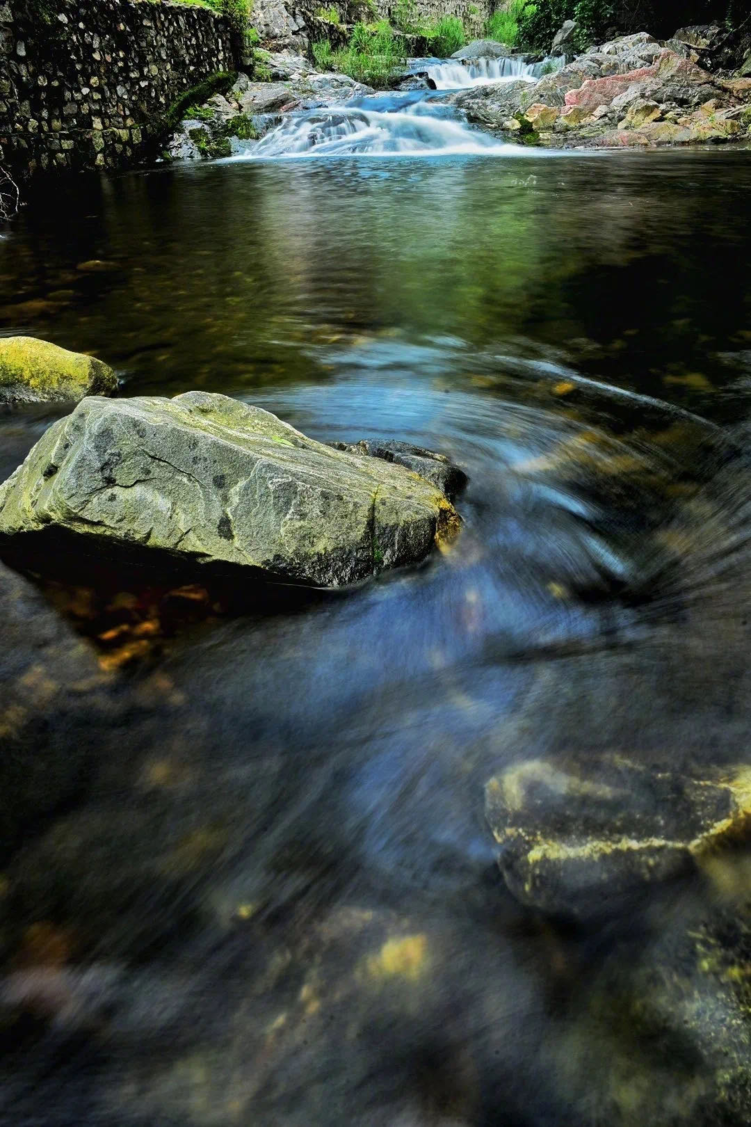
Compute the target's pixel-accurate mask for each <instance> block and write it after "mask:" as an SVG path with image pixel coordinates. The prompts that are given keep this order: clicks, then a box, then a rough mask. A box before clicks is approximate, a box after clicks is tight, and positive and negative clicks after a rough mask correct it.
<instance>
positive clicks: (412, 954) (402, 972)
mask: <svg viewBox="0 0 751 1127" xmlns="http://www.w3.org/2000/svg"><path fill="white" fill-rule="evenodd" d="M427 953H428V939H427V936H426V935H422V934H419V935H405V936H404V938H403V939H388V940H387V941H386V942H385V943H384V945H383V947H381V950H380V951H379V952H378V954H377V955H371V956H370V958H369V959H368V963H367V966H368V973H369V974H370V975H371V976H372V977H373V978H406V979H408V980H409V981H413V982H414V981H415V980H416V979H418V978H419V977H420V976H421V975H422V973H423V972H424V970H425V967H426V962H427Z"/></svg>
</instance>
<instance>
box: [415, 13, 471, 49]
mask: <svg viewBox="0 0 751 1127" xmlns="http://www.w3.org/2000/svg"><path fill="white" fill-rule="evenodd" d="M425 34H426V36H427V39H428V42H429V50H430V53H431V54H432V55H435V56H436V57H437V58H439V59H448V58H449V56H450V55H453V53H454V51H458V50H459V49H460V48H461V47H463V46H464V44H465V43H466V42H467V37H466V35H465V34H464V24H463V23H462V21H461V20H460V19H459V17H458V16H443V17H442V18H441V19H440V20H439V21H438V23H437V24H435V25H434V26H433V27H432V28H429V29H428V30H426V32H425Z"/></svg>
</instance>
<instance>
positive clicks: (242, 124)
mask: <svg viewBox="0 0 751 1127" xmlns="http://www.w3.org/2000/svg"><path fill="white" fill-rule="evenodd" d="M224 128H225V132H226V135H227V137H237V138H238V140H240V141H257V140H258V130H257V129H256V127H255V125H254V124H253V122H252V121H251V119H250V118H249V117H248V115H247V114H246V113H239V114H237V115H236V116H235V117H231V118H230V119H229V120H228V121H227V123H226V125H225V127H224Z"/></svg>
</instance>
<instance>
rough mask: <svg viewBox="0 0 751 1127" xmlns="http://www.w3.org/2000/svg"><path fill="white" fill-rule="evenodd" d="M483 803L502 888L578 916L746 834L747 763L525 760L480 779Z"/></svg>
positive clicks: (687, 869) (749, 825)
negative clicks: (709, 766) (670, 765)
mask: <svg viewBox="0 0 751 1127" xmlns="http://www.w3.org/2000/svg"><path fill="white" fill-rule="evenodd" d="M485 810H486V817H487V820H488V823H489V825H490V828H491V830H492V831H493V835H494V837H495V839H496V841H497V842H498V843H499V844H500V846H501V854H500V857H499V864H500V867H501V871H502V872H503V875H504V878H505V880H506V883H507V885H508V887H509V889H510V891H511V892H512V893H513V894H514V895H515V896H516V897H517V898H518V899H519V900H520V901H522V902H523V903H525V904H529V905H533V906H535V907H537V908H541V909H542V910H543V911H546V912H551V913H562V914H573V915H578V916H587V915H590V914H599V913H601V912H606V911H607V910H608V907H609V906H610V907H612V906H614V905H617V906H618V907H620V906H621V905H622V903H623V901H624V899H625V898H628V897H630V896H633V895H634V894H635V893H638V892H639V891H640V890H642V889H643V888H644V887H645V886H646V885H648V884H654V883H655V882H659V881H664V880H668V879H671V878H675V877H678V876H681V875H684V874H688V873H691V872H695V870H696V866H697V865H701V864H702V863H703V861H704V858H705V857H709V856H710V855H712V854H715V853H716V851H717V850H718V849H719V848H720V847H721V846H723V845H728V844H730V843H732V842H736V841H737V840H738V839H739V838H741V837H744V836H745V835H746V834H748V832H749V830H750V829H751V771H749V769H748V768H745V767H744V768H738V769H737V770H735V771H728V772H727V773H724V774H723V773H720V772H713V773H711V774H710V773H704V774H701V775H699V774H693V775H690V774H687V773H686V772H685V771H677V770H676V771H673V770H666V769H657V768H653V767H651V766H643V765H641V764H639V763H637V762H634V761H632V760H629V759H627V758H625V757H623V756H618V755H612V756H606V757H603V758H602V759H600V760H599V761H596V762H594V763H593V762H591V761H589V760H587V759H584V758H582V759H571V760H568V761H566V762H564V763H561V764H557V763H552V762H548V761H545V760H533V761H531V762H528V763H523V764H521V765H518V766H515V767H512V768H509V769H508V770H507V771H505V772H504V773H503V774H502V775H500V776H498V777H496V778H494V779H491V780H490V782H489V783H488V784H487V787H486V807H485Z"/></svg>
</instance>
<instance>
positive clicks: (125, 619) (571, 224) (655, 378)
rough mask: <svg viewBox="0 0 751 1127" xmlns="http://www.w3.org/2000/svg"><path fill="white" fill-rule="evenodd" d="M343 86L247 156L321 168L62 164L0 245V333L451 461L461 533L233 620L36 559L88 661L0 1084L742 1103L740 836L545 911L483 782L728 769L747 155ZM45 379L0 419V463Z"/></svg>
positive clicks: (45, 753) (134, 1096) (303, 1099)
mask: <svg viewBox="0 0 751 1127" xmlns="http://www.w3.org/2000/svg"><path fill="white" fill-rule="evenodd" d="M477 78H478V79H479V78H481V76H477ZM371 106H372V108H367V106H366V104H365V103H361V104H360V105H357V106H347V107H342V108H340V109H337V110H332V111H326V112H321V111H311V112H310V113H308V114H302V115H296V116H294V117H293V116H290V117H289V118H288V119H286V120H285V122H284V123H283V124H282V125H281V126H280V127H279V129H277V130H276V131H273V132H271V133H269V134H268V136H267V137H266V138H265V139H264V141H263V142H262V143H261V145H260V146H259V150H258V152H259V155H265V156H268V157H276V156H293V155H305V154H308V153H310V152H315V153H316V155H318V156H319V157H321V159H319V160H317V161H287V160H280V161H277V160H258V159H253V160H250V159H234V160H229V161H225V162H219V163H216V164H209V165H199V166H195V167H163V168H160V169H158V170H154V171H149V172H139V173H134V174H131V175H123V176H118V177H114V178H111V179H107V180H104V179H99V178H97V177H90V178H89V177H81V178H80V179H77V180H76V181H75V183H71V182H65V181H62V182H61V183H60V185H59V187H58V188H56V190H55V193H54V195H49V190H47V194H46V195H45V196H44V197H43V198H42V199H40V200H37V201H34V200H33V199H31V200H30V201H29V206H28V207H27V208H26V209H25V210H24V212H23V214H22V215H21V217H20V219H19V221H18V223H17V224H16V225H15V226H14V227H13V229H12V230H11V231H10V232H9V235H8V238H7V239H6V240H4V241H3V242H2V243H0V287H1V295H2V300H1V301H0V325H1V326H2V330H3V331H4V332H6V333H18V332H22V333H31V334H34V335H37V336H41V337H45V338H47V339H50V340H53V341H55V342H57V343H59V344H61V345H63V346H66V347H69V348H73V349H76V350H78V351H91V352H93V353H96V355H98V356H100V357H101V358H102V359H104V360H106V361H108V362H109V363H110V364H111V365H113V366H114V367H115V368H116V369H117V370H118V372H119V374H120V376H121V378H122V381H123V393H124V394H125V395H136V394H145V395H166V396H172V395H175V394H177V393H179V392H183V391H187V390H189V389H193V388H200V389H203V390H207V391H218V392H223V393H225V394H228V395H232V396H237V397H240V398H242V399H245V400H246V401H247V402H252V403H256V404H259V405H261V406H263V407H265V408H268V409H269V410H272V411H274V412H276V413H277V414H278V415H280V416H281V417H282V418H284V419H286V420H288V421H289V422H291V423H292V424H293V425H295V426H297V427H298V428H300V429H301V430H303V431H304V432H306V433H308V434H310V435H311V436H313V437H315V438H318V439H320V440H323V441H329V442H333V441H340V440H346V441H355V440H358V439H360V438H372V439H381V438H398V439H403V440H406V441H410V442H415V443H418V444H421V445H424V446H427V447H429V448H431V449H434V450H437V451H440V452H443V453H445V454H446V455H448V456H450V457H452V458H453V459H455V460H456V461H457V462H458V463H459V464H460V465H461V466H462V467H463V468H464V469H465V471H466V472H467V474H468V475H469V486H468V488H467V490H466V492H465V494H464V495H463V496H462V497H461V498H460V499H459V500H458V502H457V504H458V507H459V509H460V511H461V514H462V517H463V520H464V526H463V531H462V534H461V536H460V537H459V539H458V540H457V542H456V544H455V546H454V547H453V549H452V550H451V551H450V552H448V553H446V554H440V553H439V554H436V556H435V557H434V558H432V559H431V560H430V561H429V562H428V564H427V565H426V566H424V567H421V568H418V569H415V570H408V571H404V572H400V573H396V574H391V575H386V576H383V577H381V578H380V579H378V580H375V581H373V582H372V583H370V584H367V585H365V586H364V587H362V588H360V589H358V590H356V591H348V592H341V593H339V594H319V595H318V596H316V597H315V598H311V599H298V600H297V601H296V602H294V603H292V602H291V601H285V599H284V598H280V600H279V601H278V602H276V601H275V602H274V603H273V604H272V603H268V604H267V603H259V604H257V605H254V606H252V607H251V609H250V611H248V609H247V607H246V608H245V609H244V611H243V613H236V612H235V611H234V610H233V608H232V607H231V606H228V605H226V604H225V603H224V602H223V592H222V591H210V592H209V591H201V590H200V589H196V588H188V589H185V588H182V589H177V590H159V589H156V588H149V589H143V588H140V587H138V586H137V584H135V583H134V580H133V579H132V577H130V578H129V579H128V581H127V583H126V580H125V578H122V577H121V576H119V575H118V574H117V573H116V572H114V571H111V570H110V569H108V568H100V570H99V571H98V572H97V571H95V572H94V574H93V576H92V574H91V572H90V571H84V570H83V568H81V570H80V571H79V569H78V563H76V562H75V561H72V562H71V561H66V560H64V559H55V560H49V561H46V569H47V573H46V574H45V575H41V576H40V574H37V575H36V578H35V582H39V583H41V584H42V587H43V590H44V592H45V597H46V598H47V599H49V601H50V602H51V604H52V605H54V606H55V607H56V608H57V610H58V611H59V612H60V613H62V614H64V615H65V616H66V619H67V621H68V622H70V623H71V624H72V625H73V627H74V628H75V629H76V630H77V631H78V632H79V633H80V634H81V635H83V636H84V637H85V638H86V639H87V645H89V646H90V647H92V649H93V651H94V652H95V653H96V654H97V655H98V657H99V659H100V660H101V661H102V662H103V664H104V666H105V667H106V669H107V670H109V673H108V676H109V677H110V678H111V682H110V688H109V689H108V691H107V695H105V696H104V697H101V696H100V695H95V696H93V697H89V696H87V695H86V694H87V693H89V692H90V691H91V690H90V689H88V688H87V687H86V685H79V684H78V683H76V686H75V691H76V692H77V693H78V694H79V698H80V701H81V704H80V707H81V708H84V709H85V710H88V711H85V712H84V716H85V718H86V721H87V729H88V731H89V732H90V739H89V740H88V742H87V743H86V746H85V748H84V752H85V755H86V756H88V758H84V767H82V769H81V773H80V777H79V778H78V780H77V785H76V789H75V791H74V793H72V794H69V795H68V796H67V798H66V800H65V802H64V803H63V804H62V805H60V806H59V807H58V808H56V809H55V810H53V812H52V813H47V815H46V816H45V817H44V818H41V819H37V820H36V821H34V822H33V824H32V823H30V824H29V826H28V827H27V828H26V832H25V834H24V835H23V839H22V841H21V842H20V844H18V845H17V848H16V849H15V851H14V852H13V853H12V855H10V856H7V857H6V858H5V859H4V862H3V864H4V868H3V875H2V884H1V885H0V921H1V923H2V926H1V927H0V947H1V948H2V952H1V955H2V968H1V969H2V974H1V975H0V1017H1V1018H2V1021H1V1022H0V1045H1V1046H2V1057H0V1078H1V1079H2V1089H1V1091H0V1121H1V1122H2V1123H3V1124H4V1125H5V1124H7V1125H8V1127H11V1124H12V1125H13V1127H73V1125H75V1127H99V1125H104V1124H106V1125H107V1127H234V1125H241V1127H246V1125H247V1127H249V1125H250V1124H253V1127H342V1125H343V1124H347V1125H354V1127H581V1125H582V1124H584V1123H586V1124H588V1125H590V1127H651V1125H654V1127H664V1125H667V1124H670V1125H671V1127H675V1125H677V1124H681V1125H682V1124H686V1125H689V1124H690V1125H691V1127H709V1125H710V1124H714V1123H719V1122H721V1123H723V1124H725V1125H727V1124H732V1125H733V1127H734V1125H735V1124H738V1125H739V1127H740V1124H742V1123H743V1122H744V1115H746V1113H747V1108H746V1109H745V1111H744V1108H743V1103H742V1101H741V1103H740V1105H735V1104H733V1103H732V1099H731V1097H732V1096H733V1093H734V1092H735V1089H734V1088H733V1086H732V1084H731V1082H730V1081H729V1080H728V1079H727V1078H728V1077H731V1078H732V1076H735V1075H736V1073H734V1072H733V1068H734V1067H735V1065H734V1064H733V1063H732V1062H733V1059H734V1058H732V1057H728V1056H725V1057H722V1061H720V1062H719V1063H717V1060H716V1057H715V1056H714V1055H713V1054H714V1053H716V1047H717V1045H722V1046H723V1052H725V1051H727V1053H732V1052H735V1048H736V1047H737V1046H738V1045H742V1044H743V1037H745V1036H746V1034H745V1033H744V1032H743V1029H744V1028H745V1027H744V1026H743V1017H742V1012H743V1011H742V1006H743V1005H744V1004H745V1003H744V1002H743V998H744V994H743V991H744V990H745V989H746V981H747V980H746V978H744V974H745V973H746V972H745V971H744V970H743V969H742V968H743V967H744V966H746V965H747V960H746V963H744V962H743V960H742V959H741V961H740V962H739V963H738V964H737V965H736V964H734V966H736V970H734V971H733V973H730V971H728V973H727V974H726V973H725V969H724V965H722V964H721V959H720V956H719V955H718V954H717V948H716V947H713V946H712V942H714V941H713V940H712V934H714V933H712V934H710V933H709V932H706V926H707V925H706V920H707V919H710V920H714V921H715V922H717V921H721V920H722V919H724V917H723V915H722V913H723V912H724V911H725V910H726V908H727V905H728V904H735V903H736V901H735V900H733V899H732V897H733V895H734V893H733V889H736V890H737V889H739V888H743V887H747V880H746V874H747V872H748V870H747V868H745V867H744V866H746V865H747V859H746V855H745V853H744V852H743V851H742V850H740V849H739V850H738V851H737V854H735V855H734V859H733V862H732V864H731V863H730V862H729V863H728V865H729V867H728V868H726V869H723V870H722V872H721V873H720V876H721V878H722V879H721V880H720V877H719V876H718V881H717V883H713V879H710V877H711V874H710V872H709V870H707V871H706V872H703V873H701V874H700V873H698V872H692V873H691V872H690V873H687V874H686V875H685V876H684V877H683V878H682V879H681V880H680V881H675V882H673V883H672V884H671V885H670V886H669V887H664V888H659V889H658V887H657V886H656V885H653V886H650V891H649V892H648V893H647V894H646V895H645V896H644V897H643V898H641V899H636V900H632V901H629V902H628V903H626V904H623V905H620V906H619V907H618V908H614V907H612V906H611V913H610V915H609V917H608V918H607V920H606V921H605V922H603V921H601V920H599V921H596V922H594V923H593V922H581V921H579V922H576V921H572V920H570V919H565V918H558V917H557V916H547V915H544V914H542V913H540V912H538V911H535V910H533V909H530V908H528V907H525V906H524V905H523V904H522V903H520V902H519V901H518V900H517V899H515V898H514V897H513V896H512V895H511V894H510V892H509V891H508V889H507V888H506V886H505V884H504V881H503V879H502V877H501V874H500V871H499V868H498V864H497V858H498V852H499V848H498V843H497V842H496V841H495V839H494V837H493V835H492V834H491V833H490V831H489V828H488V826H487V824H486V822H485V818H484V797H483V795H484V788H485V786H486V784H487V783H488V782H489V780H491V779H492V778H494V777H498V776H499V775H500V774H501V773H503V772H504V771H507V770H512V769H513V770H516V769H519V768H521V767H525V765H526V766H529V765H531V766H529V770H530V771H532V777H534V771H535V770H538V767H537V766H536V765H537V764H539V762H540V761H544V762H548V763H551V764H553V765H555V764H558V763H560V762H563V761H564V760H565V758H566V756H568V755H569V754H570V753H571V752H572V751H575V752H576V753H577V754H582V755H585V756H588V757H589V758H590V759H591V760H592V762H597V761H598V758H599V757H601V756H602V755H603V754H605V753H607V754H608V755H609V756H611V757H612V756H614V757H616V758H615V760H614V761H615V762H622V760H623V759H624V758H626V759H632V760H634V761H635V762H637V763H638V764H639V765H640V767H641V768H643V769H644V770H645V771H658V770H659V771H662V772H671V771H677V772H679V773H680V772H681V771H683V770H684V769H685V770H689V769H691V770H700V771H701V770H708V769H709V768H710V767H713V768H714V767H717V768H719V769H723V770H725V769H727V770H730V769H732V770H733V771H736V770H738V768H739V767H747V766H748V764H749V752H748V726H749V719H750V717H749V702H750V701H751V684H749V671H748V651H749V638H748V626H747V623H748V621H750V620H751V619H749V616H748V613H747V611H748V607H749V596H750V595H751V592H749V575H751V570H750V569H749V558H748V541H749V534H750V533H751V522H750V521H749V467H748V452H747V451H748V420H749V418H751V320H750V307H749V293H748V286H747V284H746V282H745V281H744V279H743V277H742V276H740V277H739V274H738V271H737V269H736V267H737V263H738V262H746V261H748V259H749V250H750V248H751V161H750V160H749V154H747V153H743V152H733V151H725V152H718V151H706V152H698V151H697V152H691V153H678V152H676V153H648V154H633V153H628V154H625V155H624V154H605V155H598V156H596V157H591V156H584V155H577V154H566V155H563V156H560V157H558V158H557V159H556V160H545V159H541V158H540V156H539V155H535V156H534V158H531V157H530V155H529V154H528V153H520V152H519V151H518V150H516V149H515V148H514V147H513V146H501V145H499V144H497V143H496V142H494V141H493V140H489V139H488V138H487V137H483V135H482V134H480V133H477V132H475V131H474V130H471V129H469V128H468V127H466V126H465V125H464V124H463V123H462V122H460V121H459V120H457V119H454V118H453V117H451V116H450V115H449V114H447V113H446V114H444V113H443V112H442V111H441V110H440V104H439V103H438V104H437V106H436V108H435V109H433V110H431V109H429V108H428V107H429V106H430V102H429V100H428V99H427V98H426V97H423V96H422V95H420V96H419V97H417V98H415V99H414V100H413V101H410V100H409V99H408V98H406V97H404V98H403V99H402V100H400V99H399V98H394V100H393V104H389V107H388V108H384V106H383V104H381V108H377V106H378V101H377V100H376V101H375V102H373V103H371ZM389 152H390V153H392V154H393V155H394V156H395V158H396V157H398V159H393V160H389V161H384V160H380V159H378V156H379V154H384V153H389ZM499 153H501V154H503V155H504V156H505V157H506V158H507V159H504V160H497V159H495V158H496V157H497V156H498V155H499ZM342 155H344V156H347V155H349V156H352V157H356V158H357V159H336V160H334V159H326V158H328V157H331V156H336V157H340V156H342ZM730 217H732V221H730ZM58 414H59V411H58V410H56V409H35V410H31V409H18V410H16V411H13V412H10V413H6V414H4V415H3V416H2V417H0V475H1V476H2V477H3V478H4V477H6V476H7V475H8V474H9V473H10V472H11V471H12V470H13V468H14V467H15V466H16V465H17V464H18V463H19V461H20V460H22V458H23V457H24V456H25V454H26V452H27V451H28V450H29V448H30V447H31V446H32V444H33V443H34V442H35V441H36V439H37V438H38V437H39V435H40V434H41V433H42V432H43V430H44V428H45V427H46V426H48V425H49V423H50V422H51V421H52V419H53V418H55V417H56V415H58ZM66 563H67V566H66ZM39 661H40V663H42V664H40V666H39V668H36V671H35V672H34V671H32V674H30V676H31V678H32V680H31V681H30V682H29V685H30V686H31V688H29V685H27V686H26V688H25V690H24V691H28V692H31V691H32V689H33V691H34V692H35V694H36V696H35V698H34V699H35V711H36V712H37V713H38V716H39V718H40V727H39V731H40V733H41V735H40V737H39V742H38V746H37V747H36V751H37V755H38V757H39V759H40V762H41V763H43V764H44V765H45V769H46V771H47V772H48V774H47V775H46V776H45V777H46V780H47V782H48V783H49V785H50V786H51V785H52V783H53V780H54V777H55V771H56V767H57V766H59V765H60V764H61V763H64V762H66V761H67V760H66V757H68V756H70V755H71V754H73V752H74V751H76V753H78V752H79V751H80V750H81V749H80V748H79V746H78V744H77V743H73V742H71V741H73V740H74V738H75V739H77V738H78V737H74V735H71V734H70V733H68V732H67V730H66V728H65V725H64V724H62V722H61V721H60V720H59V718H56V717H55V715H48V713H47V712H46V711H45V710H46V709H48V708H49V705H48V703H47V702H48V701H49V699H50V693H51V692H52V690H51V689H50V683H52V684H53V685H55V684H59V683H64V684H67V683H68V681H72V680H73V674H72V672H71V671H70V670H69V669H68V667H67V666H66V664H65V659H64V657H60V656H58V657H55V656H54V654H53V655H49V654H48V655H46V656H43V657H40V659H39ZM44 663H46V664H44ZM22 720H23V716H19V714H18V712H16V713H13V714H12V715H11V714H9V715H8V716H5V715H4V716H3V717H2V724H3V725H10V724H17V723H20V722H21V721H22ZM77 731H78V729H77ZM66 741H67V742H66ZM618 757H620V759H619V758H618ZM585 793H588V792H585ZM593 793H595V792H594V791H593ZM734 866H735V867H734ZM744 881H746V884H745V885H744ZM738 919H740V917H737V918H736V922H735V924H734V925H733V926H734V927H735V928H736V932H733V934H735V935H736V936H737V931H738V928H740V927H741V925H740V924H739V923H738V922H737V920H738ZM718 926H719V925H718ZM731 930H732V929H731ZM705 932H706V934H705ZM742 934H743V935H745V932H743V933H742ZM737 966H740V967H741V970H737ZM718 967H719V969H713V968H718ZM702 968H704V969H702ZM707 968H709V970H707ZM732 969H733V968H731V970H732ZM744 1051H745V1050H744ZM739 1052H740V1050H739ZM728 1062H730V1063H728ZM718 1068H720V1069H721V1075H722V1076H723V1077H724V1078H725V1079H724V1080H723V1081H722V1084H723V1085H724V1087H723V1086H722V1085H721V1086H720V1089H716V1088H715V1087H714V1086H713V1085H715V1074H716V1070H717V1069H718ZM743 1090H745V1089H743ZM717 1091H719V1092H720V1094H719V1095H717ZM728 1092H730V1095H728ZM713 1093H714V1094H713ZM723 1093H724V1095H723ZM733 1098H734V1097H733ZM723 1099H724V1100H725V1101H726V1102H725V1103H724V1104H718V1101H721V1100H723ZM718 1107H719V1110H718ZM734 1108H735V1110H734ZM738 1108H740V1110H738Z"/></svg>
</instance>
